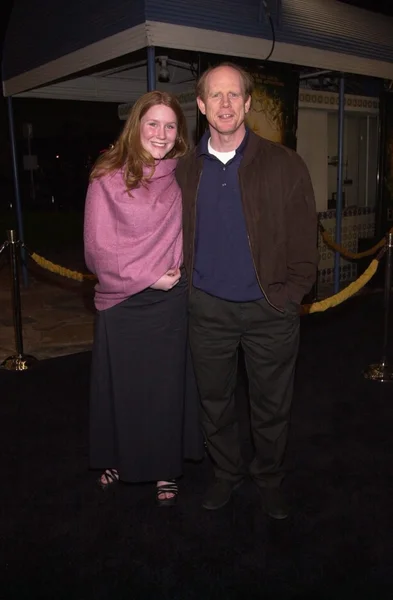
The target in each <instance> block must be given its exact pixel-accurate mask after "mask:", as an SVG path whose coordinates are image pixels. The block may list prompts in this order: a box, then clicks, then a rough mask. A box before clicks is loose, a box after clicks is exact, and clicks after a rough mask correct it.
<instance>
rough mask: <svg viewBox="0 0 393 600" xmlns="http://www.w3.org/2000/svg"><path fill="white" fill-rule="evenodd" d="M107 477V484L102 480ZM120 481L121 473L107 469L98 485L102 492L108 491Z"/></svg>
mask: <svg viewBox="0 0 393 600" xmlns="http://www.w3.org/2000/svg"><path fill="white" fill-rule="evenodd" d="M103 477H105V480H106V481H105V483H104V482H103V481H102V478H103ZM118 481H119V473H118V472H117V470H116V469H105V471H104V472H103V473H102V474H101V476H100V478H99V479H98V481H97V483H98V485H99V486H100V488H101V489H102V490H107V489H108V488H109V487H111V486H112V485H113V484H114V483H118Z"/></svg>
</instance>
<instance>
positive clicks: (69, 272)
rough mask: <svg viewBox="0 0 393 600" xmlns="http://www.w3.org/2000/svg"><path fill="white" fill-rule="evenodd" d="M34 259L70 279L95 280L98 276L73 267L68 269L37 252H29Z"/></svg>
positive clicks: (43, 266)
mask: <svg viewBox="0 0 393 600" xmlns="http://www.w3.org/2000/svg"><path fill="white" fill-rule="evenodd" d="M29 254H30V257H31V258H32V260H34V262H35V263H37V265H39V266H40V267H42V268H43V269H46V270H47V271H50V272H51V273H56V275H61V277H67V278H68V279H75V281H81V282H82V281H83V280H85V279H88V280H92V281H95V280H96V279H97V277H96V276H95V275H93V274H92V273H79V272H78V271H73V270H72V269H67V268H66V267H61V266H60V265H56V264H55V263H53V262H51V261H50V260H47V259H46V258H43V257H42V256H39V255H38V254H36V253H35V252H32V253H29Z"/></svg>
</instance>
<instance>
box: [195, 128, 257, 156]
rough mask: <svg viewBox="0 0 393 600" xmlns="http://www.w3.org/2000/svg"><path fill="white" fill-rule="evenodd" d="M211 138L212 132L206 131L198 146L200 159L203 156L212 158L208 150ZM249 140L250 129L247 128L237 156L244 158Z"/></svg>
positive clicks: (197, 151)
mask: <svg viewBox="0 0 393 600" xmlns="http://www.w3.org/2000/svg"><path fill="white" fill-rule="evenodd" d="M209 138H210V131H209V130H207V131H205V133H204V134H203V136H202V137H201V139H200V141H199V143H198V145H197V148H196V154H197V156H198V157H199V156H203V155H207V156H212V155H211V154H210V152H209V150H208V145H207V143H208V141H209ZM248 138H249V129H248V127H246V133H245V135H244V138H243V140H242V142H241V144H240V146H238V147H237V148H236V154H240V155H241V156H243V153H244V149H245V147H246V145H247V141H248Z"/></svg>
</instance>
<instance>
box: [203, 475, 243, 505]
mask: <svg viewBox="0 0 393 600" xmlns="http://www.w3.org/2000/svg"><path fill="white" fill-rule="evenodd" d="M242 483H243V480H240V481H236V482H233V481H228V480H227V479H216V481H215V483H214V484H213V485H212V486H211V487H210V488H209V489H208V490H207V492H206V495H205V498H204V500H203V502H202V506H203V508H206V509H207V510H218V509H219V508H222V507H223V506H225V505H226V504H228V502H229V500H230V499H231V496H232V492H234V491H235V490H236V489H237V488H238V487H240V486H241V484H242Z"/></svg>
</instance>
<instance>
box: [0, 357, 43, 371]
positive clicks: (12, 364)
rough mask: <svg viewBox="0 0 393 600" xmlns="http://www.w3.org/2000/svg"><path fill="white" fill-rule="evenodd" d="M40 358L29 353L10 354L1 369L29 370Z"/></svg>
mask: <svg viewBox="0 0 393 600" xmlns="http://www.w3.org/2000/svg"><path fill="white" fill-rule="evenodd" d="M36 362H38V359H37V358H35V357H34V356H30V355H29V354H16V355H15V356H9V357H8V358H6V359H5V360H4V361H3V362H2V363H1V365H0V369H5V370H6V371H27V370H29V369H31V368H32V367H33V366H34V365H35V363H36Z"/></svg>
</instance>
